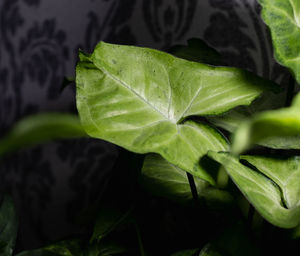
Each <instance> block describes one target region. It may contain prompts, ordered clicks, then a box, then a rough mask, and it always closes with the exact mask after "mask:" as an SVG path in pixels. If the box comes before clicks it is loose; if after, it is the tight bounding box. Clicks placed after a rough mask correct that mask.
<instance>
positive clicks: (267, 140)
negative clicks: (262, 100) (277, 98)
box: [232, 95, 300, 154]
mask: <svg viewBox="0 0 300 256" xmlns="http://www.w3.org/2000/svg"><path fill="white" fill-rule="evenodd" d="M299 98H300V95H297V96H296V97H295V99H294V101H293V103H292V106H291V107H289V108H282V109H279V110H273V111H265V112H262V113H260V114H257V115H256V116H254V117H253V118H252V119H250V120H248V121H245V122H244V123H242V124H241V125H240V127H239V129H237V131H236V133H235V134H234V136H233V145H232V151H233V152H234V153H235V154H238V153H240V152H243V151H244V150H245V149H247V148H248V147H249V146H250V145H251V144H260V145H263V146H266V147H270V148H277V149H278V148H281V149H300V104H299Z"/></svg>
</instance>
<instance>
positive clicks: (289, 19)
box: [258, 0, 300, 83]
mask: <svg viewBox="0 0 300 256" xmlns="http://www.w3.org/2000/svg"><path fill="white" fill-rule="evenodd" d="M258 2H259V3H260V4H261V5H262V17H263V20H264V21H265V22H266V24H267V25H268V26H269V28H270V31H271V36H272V42H273V47H274V50H275V57H276V60H277V61H278V62H279V63H280V64H281V65H283V66H286V67H288V68H289V69H290V70H291V71H292V73H293V75H294V77H295V79H296V80H297V81H298V83H300V40H299V38H300V2H299V0H259V1H258Z"/></svg>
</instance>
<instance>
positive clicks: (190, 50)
mask: <svg viewBox="0 0 300 256" xmlns="http://www.w3.org/2000/svg"><path fill="white" fill-rule="evenodd" d="M187 42H188V44H187V46H184V45H177V46H174V47H173V48H172V49H171V50H170V53H171V54H173V55H175V56H176V57H179V58H182V59H185V60H190V61H195V62H200V63H205V64H211V65H221V64H222V57H221V55H220V54H219V53H218V52H217V51H216V50H215V49H213V48H211V47H210V46H208V45H207V44H206V43H205V42H204V41H202V40H201V39H198V38H192V39H189V40H188V41H187Z"/></svg>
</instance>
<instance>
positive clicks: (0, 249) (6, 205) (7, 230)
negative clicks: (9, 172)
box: [0, 196, 18, 256]
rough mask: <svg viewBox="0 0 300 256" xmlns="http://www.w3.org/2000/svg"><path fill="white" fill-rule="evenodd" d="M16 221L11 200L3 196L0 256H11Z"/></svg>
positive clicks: (0, 216)
mask: <svg viewBox="0 0 300 256" xmlns="http://www.w3.org/2000/svg"><path fill="white" fill-rule="evenodd" d="M17 231H18V220H17V215H16V212H15V207H14V203H13V201H12V199H11V198H10V197H8V196H5V197H4V199H3V201H2V204H1V206H0V255H3V256H11V255H13V250H14V247H15V242H16V238H17Z"/></svg>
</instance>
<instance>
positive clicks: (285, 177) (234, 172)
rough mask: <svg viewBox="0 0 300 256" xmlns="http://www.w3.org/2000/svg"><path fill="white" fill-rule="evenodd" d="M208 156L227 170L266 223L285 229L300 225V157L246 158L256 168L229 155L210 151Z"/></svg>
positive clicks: (243, 157)
mask: <svg viewBox="0 0 300 256" xmlns="http://www.w3.org/2000/svg"><path fill="white" fill-rule="evenodd" d="M208 155H209V156H210V157H211V158H213V159H214V160H216V161H217V162H219V163H220V164H222V165H223V166H224V167H225V169H226V171H227V172H228V174H229V176H230V177H231V178H232V180H233V181H234V182H235V184H236V185H237V186H238V188H239V189H240V190H241V192H242V193H243V194H244V195H245V196H246V198H247V199H248V200H249V201H250V203H252V204H253V206H254V207H255V208H256V210H257V211H258V212H259V213H260V214H261V215H262V216H263V217H264V218H265V219H266V220H268V221H269V222H271V223H272V224H273V225H276V226H279V227H282V228H293V227H296V226H297V225H298V224H300V198H299V194H300V189H299V186H298V185H299V180H300V164H299V162H300V157H292V158H289V159H287V160H281V159H274V158H267V157H260V156H242V159H244V160H246V161H247V162H248V163H250V164H251V165H252V166H254V167H255V169H253V168H249V167H246V166H245V165H243V164H241V163H240V161H239V159H238V158H236V157H233V156H231V155H229V154H228V153H216V152H209V153H208Z"/></svg>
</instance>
